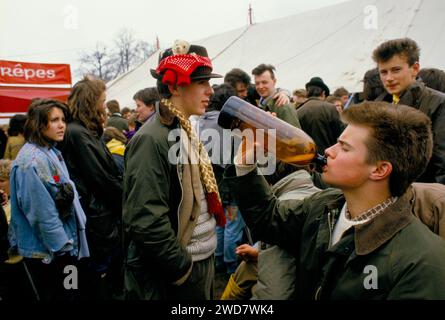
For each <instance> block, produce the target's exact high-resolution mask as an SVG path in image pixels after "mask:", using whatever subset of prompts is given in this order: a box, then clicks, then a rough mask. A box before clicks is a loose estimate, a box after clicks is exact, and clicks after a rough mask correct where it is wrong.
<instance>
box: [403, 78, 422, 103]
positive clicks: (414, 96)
mask: <svg viewBox="0 0 445 320" xmlns="http://www.w3.org/2000/svg"><path fill="white" fill-rule="evenodd" d="M424 89H425V85H424V84H423V83H422V82H420V81H414V82H413V83H412V84H411V85H410V86H409V87H408V88H407V89H406V90H405V92H404V93H402V95H401V96H400V101H399V104H403V105H407V106H411V107H416V106H419V105H420V99H421V98H422V93H423V91H424Z"/></svg>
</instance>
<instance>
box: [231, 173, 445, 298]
mask: <svg viewBox="0 0 445 320" xmlns="http://www.w3.org/2000/svg"><path fill="white" fill-rule="evenodd" d="M228 170H229V171H228V172H227V174H226V175H228V176H230V175H232V176H233V171H234V168H233V167H232V168H230V169H228ZM230 170H232V172H231V173H230ZM233 179H235V180H236V189H237V190H236V192H235V193H236V194H237V195H238V204H239V207H240V210H241V212H242V213H243V218H244V219H245V221H246V223H247V225H248V226H249V228H251V231H252V234H253V236H254V237H255V238H256V239H258V240H262V241H265V242H268V243H271V244H276V245H278V246H280V247H281V248H284V249H286V250H288V251H290V252H292V253H293V254H294V255H295V256H296V258H297V288H296V291H297V299H360V300H368V299H376V300H379V299H445V281H444V279H445V241H444V240H443V239H441V238H439V237H438V236H437V235H435V234H433V233H432V232H431V231H430V230H428V228H427V227H426V226H425V225H423V224H422V223H421V222H420V221H419V220H418V219H417V218H416V217H415V216H414V215H413V214H412V213H411V205H410V203H409V198H410V195H409V194H408V193H407V194H405V195H404V196H402V197H400V198H399V199H398V200H397V202H396V203H395V204H394V205H392V206H390V207H389V208H387V209H386V212H385V213H383V214H381V215H379V216H377V217H375V218H374V219H373V220H372V221H371V222H369V223H366V224H364V225H359V226H355V227H353V228H350V229H349V230H348V231H346V232H345V234H344V235H343V237H342V239H341V240H340V241H339V242H338V243H336V244H335V245H334V246H330V242H331V236H332V232H333V229H334V225H335V223H336V221H337V219H338V216H339V214H340V211H341V209H342V207H343V205H344V203H345V199H344V197H343V195H342V193H341V192H340V191H339V190H337V189H327V190H323V191H321V192H318V193H316V194H314V195H312V196H310V197H308V198H306V199H304V200H302V201H298V200H286V201H278V200H277V199H276V198H275V196H274V195H273V194H272V193H271V191H270V187H269V185H268V184H267V182H266V181H265V179H264V178H263V177H262V176H260V175H257V174H256V172H255V171H253V172H250V173H249V174H247V175H245V176H241V177H237V178H233ZM374 267H375V268H374ZM373 270H374V271H376V272H377V273H375V272H374V271H373ZM374 275H375V276H376V278H375V279H372V277H373V276H374ZM371 280H372V281H371ZM369 285H372V286H371V288H369ZM373 286H376V288H375V289H374V288H373ZM366 287H368V288H369V289H366Z"/></svg>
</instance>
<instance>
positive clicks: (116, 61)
mask: <svg viewBox="0 0 445 320" xmlns="http://www.w3.org/2000/svg"><path fill="white" fill-rule="evenodd" d="M113 44H114V46H113V47H112V48H111V49H109V48H107V46H106V45H105V44H103V43H100V42H98V43H97V44H96V48H95V49H94V50H92V51H90V52H82V53H81V54H80V59H79V60H80V63H81V66H80V68H79V70H78V74H85V73H91V74H93V75H95V76H97V77H99V78H101V79H103V80H104V81H105V82H108V81H109V80H112V79H114V78H116V77H117V76H118V75H120V74H122V73H125V72H127V71H129V70H130V69H132V68H134V67H135V66H137V65H138V64H139V63H141V62H142V61H144V60H145V59H147V58H148V57H149V56H150V54H152V53H153V52H154V51H156V49H155V48H154V46H153V45H150V44H149V43H147V42H146V41H142V40H137V39H136V38H135V37H134V36H133V32H132V31H131V30H130V29H121V30H120V31H119V33H118V34H117V36H116V37H115V39H114V41H113Z"/></svg>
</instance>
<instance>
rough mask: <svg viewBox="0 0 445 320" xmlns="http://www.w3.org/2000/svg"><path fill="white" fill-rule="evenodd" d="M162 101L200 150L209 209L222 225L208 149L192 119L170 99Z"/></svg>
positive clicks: (221, 210)
mask: <svg viewBox="0 0 445 320" xmlns="http://www.w3.org/2000/svg"><path fill="white" fill-rule="evenodd" d="M161 102H162V104H163V105H165V106H166V107H167V108H168V109H169V110H170V112H172V113H173V114H174V115H175V116H176V117H177V118H178V120H179V123H180V124H181V127H182V128H183V129H184V130H185V132H186V133H187V136H188V138H189V139H190V142H191V146H192V148H195V150H197V152H198V157H199V161H198V167H199V173H200V177H201V182H202V184H203V186H204V189H205V194H206V200H207V206H208V211H209V213H211V214H213V216H214V217H215V220H216V224H217V225H218V226H221V227H222V226H224V225H225V224H226V216H225V214H224V209H223V207H222V204H221V198H220V196H219V192H218V185H217V184H216V179H215V174H214V173H213V168H212V164H211V162H210V159H209V155H208V154H207V151H206V149H205V148H204V146H203V145H202V143H201V141H199V139H198V137H197V136H196V134H195V132H194V130H193V128H192V124H191V123H190V120H189V119H187V118H186V117H185V116H184V114H183V113H182V112H181V111H180V110H179V109H178V108H177V107H176V106H174V105H173V103H172V102H171V101H170V100H168V99H162V100H161Z"/></svg>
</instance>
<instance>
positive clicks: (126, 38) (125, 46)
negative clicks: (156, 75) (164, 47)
mask: <svg viewBox="0 0 445 320" xmlns="http://www.w3.org/2000/svg"><path fill="white" fill-rule="evenodd" d="M114 44H115V50H116V51H115V53H114V57H115V61H117V62H118V73H119V74H121V73H124V72H127V71H128V70H130V69H131V68H133V67H135V66H136V65H137V64H139V63H140V62H142V61H144V60H145V59H146V58H147V57H148V56H149V55H150V54H151V53H152V52H154V51H155V49H154V47H153V46H152V45H150V44H148V43H147V42H146V41H141V40H136V39H135V38H134V36H133V32H132V31H131V30H130V29H121V31H120V32H119V34H118V35H117V37H116V39H115V40H114Z"/></svg>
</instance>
